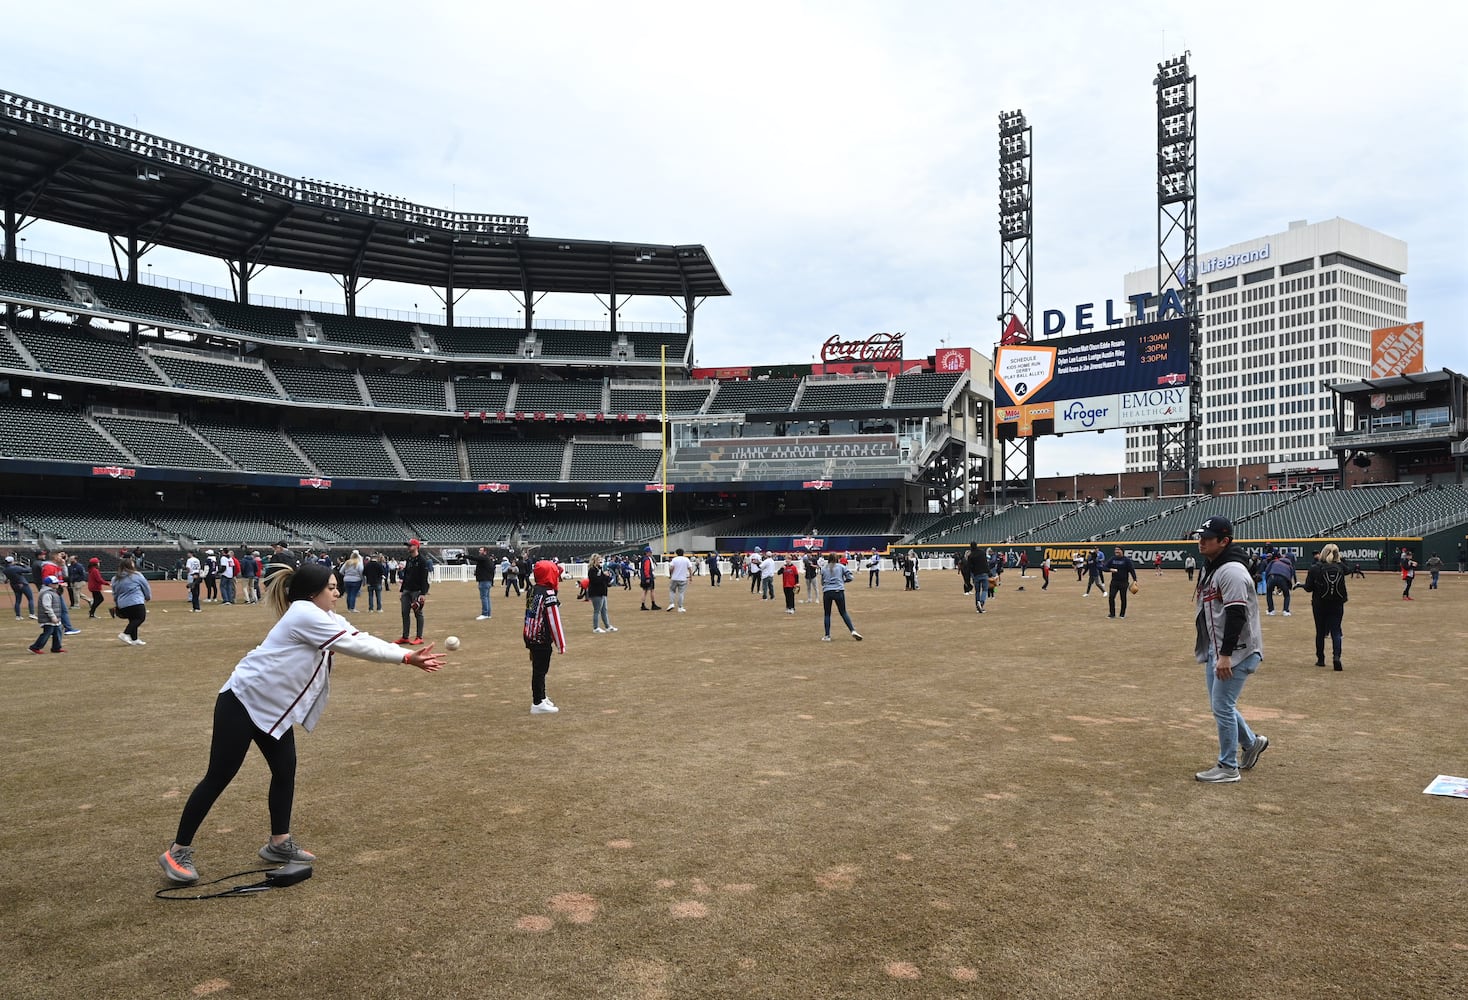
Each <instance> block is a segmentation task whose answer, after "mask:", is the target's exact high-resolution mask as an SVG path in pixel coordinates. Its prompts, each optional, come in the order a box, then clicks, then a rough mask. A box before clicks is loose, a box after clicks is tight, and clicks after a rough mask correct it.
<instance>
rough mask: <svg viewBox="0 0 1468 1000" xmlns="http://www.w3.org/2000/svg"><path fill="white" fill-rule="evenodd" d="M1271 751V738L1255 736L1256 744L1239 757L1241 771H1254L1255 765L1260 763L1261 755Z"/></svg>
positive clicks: (1251, 745) (1257, 734)
mask: <svg viewBox="0 0 1468 1000" xmlns="http://www.w3.org/2000/svg"><path fill="white" fill-rule="evenodd" d="M1268 749H1269V737H1268V736H1263V735H1261V734H1259V733H1255V734H1254V742H1253V743H1251V744H1249V748H1248V749H1247V750H1245V751H1244V752H1243V753H1242V754H1240V755H1239V769H1240V770H1244V771H1252V770H1253V769H1254V765H1255V764H1257V763H1259V755H1260V754H1262V753H1263V752H1264V751H1266V750H1268Z"/></svg>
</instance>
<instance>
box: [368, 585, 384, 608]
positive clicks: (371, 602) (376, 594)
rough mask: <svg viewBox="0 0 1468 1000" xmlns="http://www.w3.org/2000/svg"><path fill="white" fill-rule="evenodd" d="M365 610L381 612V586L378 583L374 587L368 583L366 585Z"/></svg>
mask: <svg viewBox="0 0 1468 1000" xmlns="http://www.w3.org/2000/svg"><path fill="white" fill-rule="evenodd" d="M367 610H368V611H381V610H382V584H380V583H379V584H378V585H377V586H375V587H374V586H372V585H371V584H370V583H369V584H368V585H367Z"/></svg>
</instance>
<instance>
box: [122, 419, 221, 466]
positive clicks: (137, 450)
mask: <svg viewBox="0 0 1468 1000" xmlns="http://www.w3.org/2000/svg"><path fill="white" fill-rule="evenodd" d="M93 419H95V420H96V421H97V423H98V424H100V425H101V426H102V428H103V429H104V430H106V431H107V433H109V434H111V435H112V436H113V437H114V438H116V439H117V440H118V442H119V443H120V444H121V445H122V446H123V447H124V448H126V449H127V450H128V451H130V452H132V453H133V454H134V455H136V456H137V457H138V461H139V462H141V463H142V464H144V465H151V466H154V467H155V468H168V469H228V468H229V464H228V463H227V462H225V461H224V460H223V459H221V458H220V457H219V456H218V455H216V454H214V452H212V451H210V450H209V449H208V448H206V447H205V446H204V445H202V444H200V443H199V441H198V439H197V438H195V437H194V436H193V435H192V434H190V433H189V432H188V429H187V428H185V427H184V426H183V425H181V424H178V423H175V422H173V421H167V420H137V419H134V418H132V417H120V416H114V415H104V414H97V415H96V416H95V417H94V418H93Z"/></svg>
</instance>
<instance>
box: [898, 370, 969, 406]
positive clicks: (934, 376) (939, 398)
mask: <svg viewBox="0 0 1468 1000" xmlns="http://www.w3.org/2000/svg"><path fill="white" fill-rule="evenodd" d="M961 378H963V375H962V373H959V374H953V373H949V372H908V373H907V374H905V375H899V376H898V377H897V379H896V380H895V382H894V384H893V386H892V406H893V407H894V408H898V407H921V408H923V409H928V410H933V409H940V408H941V407H942V406H943V401H944V400H946V399H947V398H948V394H949V393H950V392H952V391H953V387H954V386H955V385H957V384H958V380H959V379H961Z"/></svg>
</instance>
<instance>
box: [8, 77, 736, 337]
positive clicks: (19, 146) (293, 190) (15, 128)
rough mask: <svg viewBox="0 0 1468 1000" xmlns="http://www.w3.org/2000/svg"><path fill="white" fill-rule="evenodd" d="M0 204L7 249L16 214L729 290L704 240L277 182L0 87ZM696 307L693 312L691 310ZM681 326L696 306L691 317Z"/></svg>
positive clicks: (232, 251) (202, 242)
mask: <svg viewBox="0 0 1468 1000" xmlns="http://www.w3.org/2000/svg"><path fill="white" fill-rule="evenodd" d="M0 209H3V211H4V233H5V235H6V237H7V240H6V242H7V244H8V246H7V252H8V253H11V254H13V252H14V249H13V248H14V243H15V239H14V237H15V234H16V233H17V232H18V231H19V228H21V227H23V225H24V220H26V219H44V220H47V221H50V222H57V223H61V224H63V225H68V226H73V227H77V228H81V229H89V230H93V231H98V232H104V233H107V234H109V235H111V236H112V237H113V238H114V239H120V240H126V247H125V249H126V250H127V252H128V253H129V255H130V257H132V259H133V262H135V259H136V258H135V255H137V254H141V253H145V252H146V251H147V250H148V249H151V248H152V247H153V246H166V247H171V248H174V249H177V250H183V251H187V252H190V253H197V254H201V255H205V256H209V257H214V258H218V259H222V260H225V261H228V262H230V263H231V266H232V267H233V268H238V269H240V270H241V272H242V274H243V276H244V278H245V282H246V283H247V282H248V277H249V274H250V273H252V272H254V271H258V270H260V269H261V268H264V267H281V268H289V269H292V270H300V271H312V272H322V273H329V274H334V275H340V276H342V277H343V278H344V279H345V281H344V286H345V287H347V288H348V298H349V301H350V299H351V296H352V291H351V289H353V288H355V287H356V286H357V285H358V284H359V283H361V282H366V281H370V280H378V279H380V280H383V281H397V282H404V283H407V284H414V285H427V286H432V287H436V288H444V289H452V290H454V291H456V292H457V291H460V290H469V289H490V290H498V291H513V292H520V293H522V294H526V295H530V294H536V295H538V294H540V293H542V292H566V293H580V294H601V295H613V296H618V297H621V296H632V295H658V296H670V297H674V298H679V299H683V300H684V301H685V302H686V303H687V304H688V306H690V307H691V306H692V303H693V300H694V299H702V298H705V297H709V296H722V295H728V294H729V289H728V288H727V287H725V285H724V282H723V280H722V279H721V278H720V277H719V272H718V270H717V269H716V268H715V267H714V264H713V261H712V260H711V259H710V258H709V255H708V251H707V250H705V249H704V247H702V246H698V245H674V246H665V245H651V244H643V243H615V242H605V241H596V240H579V239H551V238H544V237H532V236H530V235H529V225H528V220H527V219H526V218H525V217H523V216H511V215H483V214H474V213H466V212H455V211H447V210H444V209H438V208H433V207H430V206H425V205H418V204H414V203H412V202H409V201H407V200H405V199H402V198H396V197H393V196H390V195H384V194H379V193H377V192H372V191H363V190H359V189H355V188H348V187H343V186H341V185H338V184H333V183H330V182H327V181H318V180H312V179H308V178H294V177H287V176H285V175H283V174H277V173H274V172H272V171H268V170H263V169H261V168H259V167H255V166H251V165H250V164H247V163H243V162H241V161H239V160H234V159H231V158H229V157H226V156H221V155H219V154H217V153H210V152H207V151H204V150H201V149H198V148H195V147H192V146H189V145H188V144H186V143H181V142H176V141H173V140H169V139H163V138H160V137H157V136H153V135H149V134H148V133H145V132H140V131H138V130H137V129H133V128H126V127H123V126H120V125H116V124H114V123H112V122H107V121H103V120H101V119H99V118H95V117H92V116H90V115H83V114H80V113H78V112H74V111H68V110H66V109H64V108H58V107H55V106H52V105H48V104H45V103H43V102H41V101H36V100H33V99H31V98H26V97H22V96H19V95H16V94H11V93H9V92H6V91H0ZM688 311H689V313H690V314H691V312H692V309H691V308H689V309H688ZM690 322H691V315H690Z"/></svg>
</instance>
